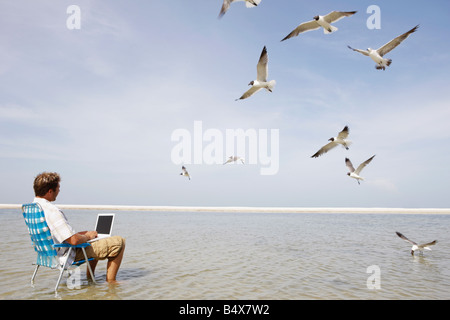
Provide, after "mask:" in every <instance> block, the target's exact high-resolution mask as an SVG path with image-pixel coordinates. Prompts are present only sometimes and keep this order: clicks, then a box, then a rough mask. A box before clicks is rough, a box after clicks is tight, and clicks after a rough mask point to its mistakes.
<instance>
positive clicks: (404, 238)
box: [395, 231, 417, 245]
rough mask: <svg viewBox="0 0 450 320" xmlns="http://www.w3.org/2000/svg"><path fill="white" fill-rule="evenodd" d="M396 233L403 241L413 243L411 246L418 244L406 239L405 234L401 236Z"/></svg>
mask: <svg viewBox="0 0 450 320" xmlns="http://www.w3.org/2000/svg"><path fill="white" fill-rule="evenodd" d="M395 233H396V234H397V235H398V236H399V237H400V238H402V239H403V240H405V241H406V242H409V243H411V244H415V245H417V243H415V242H414V241H411V240H409V239H408V238H407V237H405V236H404V235H403V234H401V233H400V232H398V231H395Z"/></svg>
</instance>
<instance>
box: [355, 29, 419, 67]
mask: <svg viewBox="0 0 450 320" xmlns="http://www.w3.org/2000/svg"><path fill="white" fill-rule="evenodd" d="M417 28H419V25H417V26H415V27H414V28H412V29H411V30H409V31H408V32H405V33H404V34H402V35H400V36H398V37H397V38H395V39H393V40H391V41H389V42H388V43H386V44H385V45H384V46H382V47H381V48H379V49H377V50H374V49H371V48H368V49H367V50H361V49H353V48H352V47H350V46H347V47H349V48H350V49H351V50H353V51H356V52H359V53H362V54H363V55H365V56H368V57H370V58H371V59H372V60H373V61H375V63H376V64H377V65H376V66H375V68H376V69H377V70H386V67H389V66H390V65H391V63H392V59H385V58H383V56H384V55H385V54H386V53H388V52H390V51H391V50H393V49H394V48H395V47H397V46H398V45H399V44H400V43H402V41H403V40H405V39H406V38H408V37H409V35H410V34H411V33H413V32H416V30H417Z"/></svg>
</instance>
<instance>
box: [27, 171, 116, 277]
mask: <svg viewBox="0 0 450 320" xmlns="http://www.w3.org/2000/svg"><path fill="white" fill-rule="evenodd" d="M60 181H61V178H60V176H59V174H58V173H56V172H43V173H40V174H39V175H38V176H36V178H35V179H34V184H33V188H34V193H35V198H34V201H33V202H37V203H39V204H40V206H41V207H42V209H43V210H44V215H45V220H46V221H47V224H48V227H49V229H50V232H51V234H52V237H53V241H54V242H55V243H56V244H58V243H62V242H66V243H69V244H71V245H77V244H80V243H85V242H87V241H89V240H91V239H94V238H96V237H97V232H96V231H82V232H76V231H75V230H74V229H73V228H72V227H71V226H70V225H69V223H68V221H67V219H66V217H65V215H64V213H63V212H62V211H61V210H59V209H58V208H57V207H56V206H55V205H53V204H52V203H51V202H53V201H55V200H56V197H57V196H58V194H59V191H60ZM124 251H125V239H123V238H122V237H120V236H113V237H109V238H105V239H101V240H97V241H94V242H92V243H91V245H90V246H88V247H86V254H87V256H88V257H89V258H94V260H91V261H90V262H89V263H90V265H91V268H92V272H93V273H95V267H96V266H97V263H98V260H104V259H108V263H107V270H106V281H107V282H110V283H114V282H116V275H117V272H118V271H119V267H120V264H121V262H122V258H123V253H124ZM57 252H58V257H60V261H62V263H63V262H64V261H65V260H66V259H68V265H71V264H72V262H73V261H76V260H80V259H84V256H83V252H82V250H81V249H76V250H75V251H74V250H72V254H71V256H70V257H68V256H67V254H68V248H58V249H57ZM87 274H88V276H91V277H94V275H90V274H89V270H87Z"/></svg>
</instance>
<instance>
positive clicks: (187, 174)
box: [180, 166, 191, 180]
mask: <svg viewBox="0 0 450 320" xmlns="http://www.w3.org/2000/svg"><path fill="white" fill-rule="evenodd" d="M181 170H182V171H183V172H181V173H180V175H181V176H185V177H188V178H189V180H191V176H190V175H189V173H188V172H187V170H186V168H185V166H182V167H181Z"/></svg>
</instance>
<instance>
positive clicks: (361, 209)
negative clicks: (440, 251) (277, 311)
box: [0, 204, 450, 214]
mask: <svg viewBox="0 0 450 320" xmlns="http://www.w3.org/2000/svg"><path fill="white" fill-rule="evenodd" d="M57 207H58V208H61V209H68V210H117V211H163V212H241V213H250V212H251V213H368V214H370V213H372V214H374V213H397V214H400V213H401V214H450V208H383V207H253V206H136V205H135V206H130V205H74V204H58V205H57ZM21 208H22V204H0V209H21Z"/></svg>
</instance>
